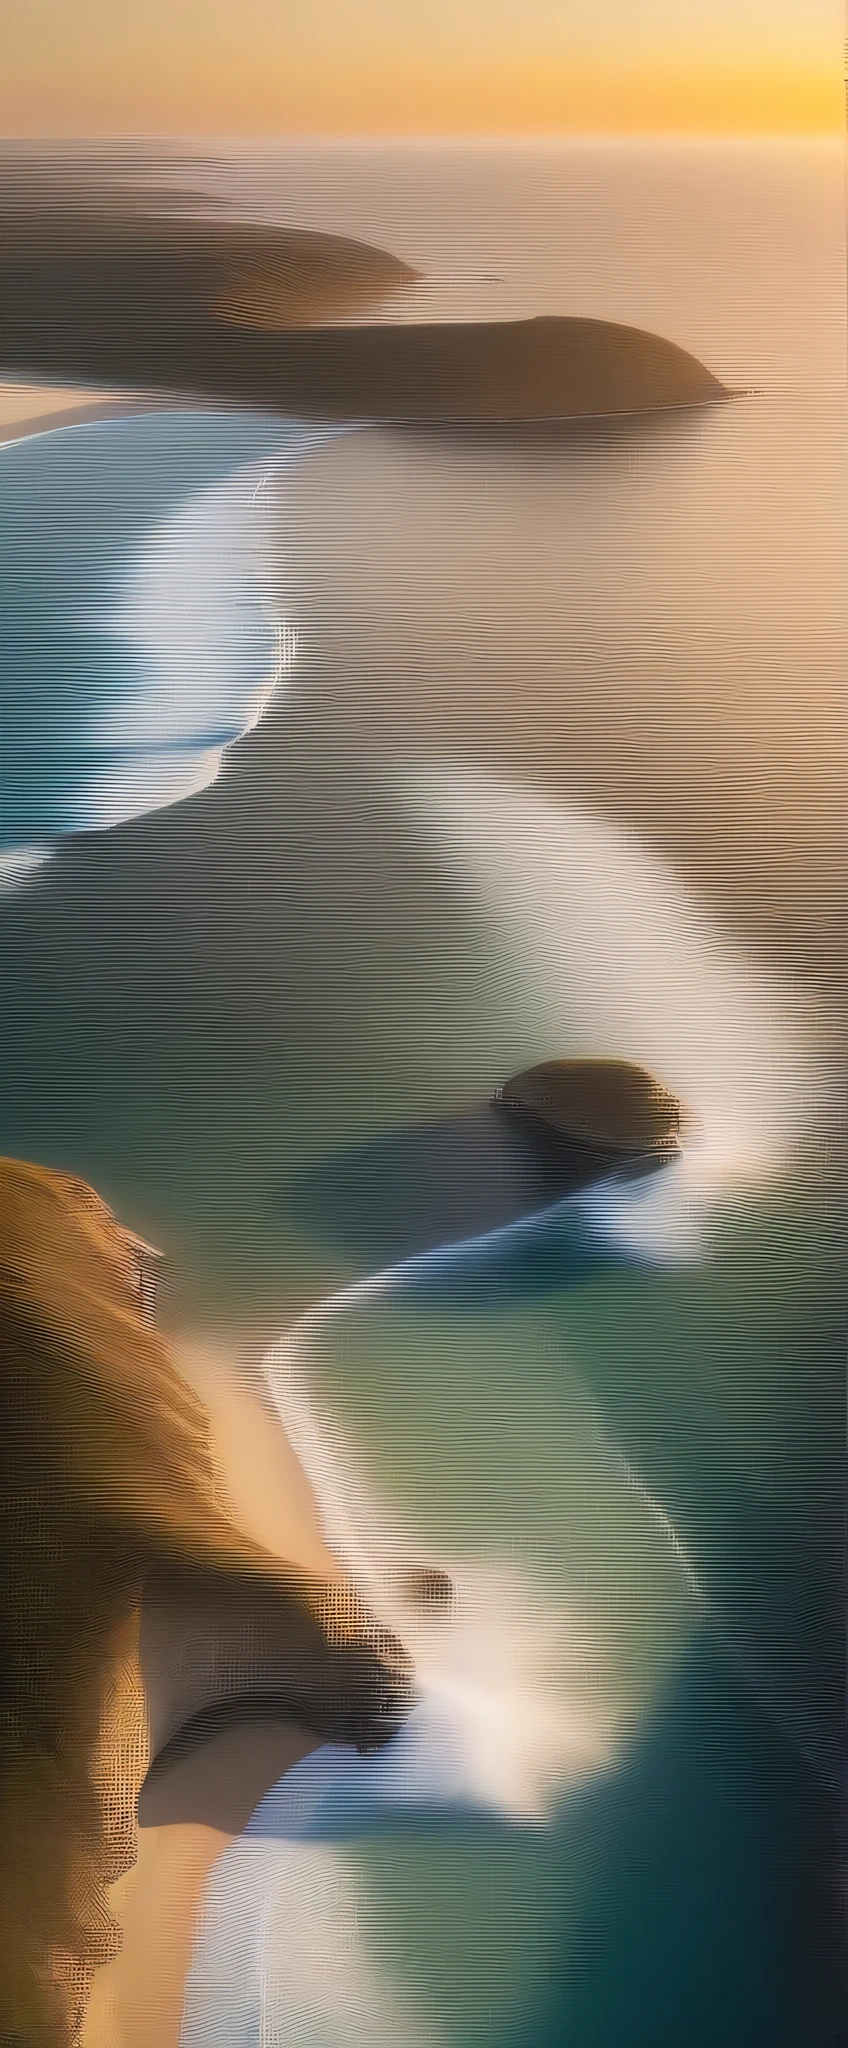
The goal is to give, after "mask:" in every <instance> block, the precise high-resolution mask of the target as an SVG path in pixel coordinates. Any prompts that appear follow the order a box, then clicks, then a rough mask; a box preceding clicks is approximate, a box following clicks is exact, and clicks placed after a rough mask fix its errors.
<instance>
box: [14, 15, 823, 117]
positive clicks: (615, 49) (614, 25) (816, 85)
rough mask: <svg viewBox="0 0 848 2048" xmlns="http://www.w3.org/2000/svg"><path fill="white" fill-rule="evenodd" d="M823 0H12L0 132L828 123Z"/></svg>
mask: <svg viewBox="0 0 848 2048" xmlns="http://www.w3.org/2000/svg"><path fill="white" fill-rule="evenodd" d="M844 32H845V23H844V11H843V5H842V0H17V6H16V8H14V10H13V8H12V7H10V8H9V10H8V11H7V17H6V27H5V30H4V49H3V59H2V66H0V133H3V134H5V135H7V136H25V135H29V136H48V135H52V136H60V135H61V136H84V135H92V136H93V135H103V134H112V135H116V134H141V135H145V134H149V135H160V136H161V135H168V136H171V137H176V136H178V135H187V136H188V135H190V136H205V137H210V138H211V137H219V136H224V135H228V136H242V137H244V138H248V137H256V138H257V139H258V138H263V137H274V138H285V137H287V136H292V137H298V136H306V135H316V136H319V135H337V136H348V135H410V136H418V135H421V136H423V135H439V134H449V135H462V134H468V135H510V134H513V135H520V134H530V135H532V134H539V135H543V134H571V133H577V134H628V133H658V134H663V133H672V134H675V133H676V134H697V133H716V134H722V133H723V134H734V133H763V132H765V133H768V132H773V133H781V132H782V133H787V132H789V133H791V132H807V133H809V132H816V131H822V132H826V131H828V130H830V131H834V130H838V129H839V128H840V127H841V125H842V121H843V109H844V91H843V85H842V76H843V42H844Z"/></svg>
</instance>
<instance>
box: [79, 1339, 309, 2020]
mask: <svg viewBox="0 0 848 2048" xmlns="http://www.w3.org/2000/svg"><path fill="white" fill-rule="evenodd" d="M178 1356H179V1360H180V1364H181V1367H182V1369H183V1371H184V1372H185V1375H186V1377H187V1378H188V1379H189V1380H190V1382H191V1384H192V1386H193V1387H195V1389H196V1390H197V1392H198V1393H199V1394H200V1395H201V1397H202V1399H203V1400H204V1402H205V1404H206V1406H207V1409H208V1412H209V1414H210V1417H211V1421H212V1427H213V1433H214V1437H215V1442H216V1448H217V1452H218V1457H219V1461H220V1465H221V1469H222V1471H223V1474H224V1477H225V1479H226V1483H227V1487H228V1490H229V1494H230V1498H231V1502H232V1506H233V1510H234V1513H235V1515H236V1518H237V1520H238V1521H239V1523H240V1524H241V1526H242V1527H243V1528H244V1529H245V1531H247V1532H248V1533H250V1534H251V1535H253V1536H255V1537H257V1538H258V1540H260V1541H261V1542H263V1543H265V1544H267V1546H268V1548H269V1549H271V1550H273V1551H274V1552H275V1553H276V1554H277V1555H279V1556H281V1557H284V1558H286V1559H287V1560H289V1561H290V1562H293V1563H295V1564H298V1565H301V1566H303V1567H304V1568H305V1569H307V1570H310V1571H315V1572H319V1573H321V1574H322V1576H324V1577H328V1578H329V1577H338V1576H339V1575H340V1574H339V1567H338V1564H337V1561H336V1559H335V1557H334V1556H333V1554H332V1553H331V1552H330V1551H328V1550H327V1548H326V1545H325V1544H324V1542H323V1539H322V1535H321V1530H320V1525H319V1519H318V1512H317V1508H316V1504H315V1500H314V1497H313V1495H312V1492H311V1489H310V1487H309V1485H308V1483H307V1480H306V1478H305V1476H304V1474H303V1471H302V1469H301V1467H300V1465H299V1464H298V1461H297V1459H296V1457H295V1455H294V1452H293V1451H292V1449H291V1446H290V1444H289V1443H288V1441H287V1439H286V1437H285V1434H284V1432H283V1430H282V1428H281V1427H280V1424H279V1422H278V1420H277V1419H276V1417H275V1416H274V1414H273V1412H272V1410H271V1409H270V1406H269V1405H268V1404H267V1402H266V1400H265V1399H264V1398H263V1396H262V1393H261V1390H260V1385H261V1383H260V1379H259V1375H258V1372H252V1371H251V1370H250V1369H249V1368H247V1367H245V1368H244V1369H242V1370H240V1369H239V1367H238V1365H237V1364H236V1363H235V1361H234V1360H232V1359H230V1358H228V1357H227V1356H225V1355H224V1354H223V1353H221V1352H217V1351H216V1350H215V1349H214V1348H212V1347H209V1346H206V1345H201V1344H196V1345H195V1344H184V1345H181V1346H180V1347H179V1349H178ZM319 1746H320V1745H319V1743H318V1742H317V1741H316V1739H315V1738H314V1737H313V1736H311V1735H309V1734H308V1733H307V1732H306V1731H305V1730H303V1729H301V1728H296V1727H293V1726H291V1725H288V1724H286V1723H285V1722H282V1721H273V1720H270V1719H263V1720H257V1721H254V1722H252V1723H250V1724H247V1725H245V1726H238V1727H231V1728H226V1729H224V1730H222V1731H221V1732H220V1733H219V1734H218V1735H216V1736H215V1737H214V1738H213V1739H211V1740H209V1741H206V1742H205V1743H204V1744H203V1745H202V1747H199V1748H197V1749H194V1750H192V1751H190V1752H189V1753H188V1754H187V1755H185V1756H183V1757H181V1758H180V1759H179V1761H176V1762H175V1763H173V1764H172V1765H171V1766H170V1768H169V1769H168V1770H167V1772H166V1773H164V1774H163V1776H162V1777H161V1778H159V1779H157V1780H154V1781H153V1782H152V1784H151V1786H150V1787H149V1789H148V1791H147V1792H146V1793H145V1794H144V1796H143V1798H142V1801H141V1804H140V1810H139V1819H140V1832H139V1848H138V1859H137V1862H136V1864H135V1867H134V1869H132V1870H130V1871H128V1872H127V1873H126V1875H125V1876H124V1877H122V1878H121V1879H120V1880H119V1881H118V1883H117V1884H116V1885H115V1886H114V1887H113V1889H112V1892H111V1895H110V1897H111V1904H112V1909H113V1911H114V1913H115V1915H116V1918H117V1919H118V1922H119V1925H120V1927H121V1929H122V1933H123V1946H122V1950H121V1953H120V1955H119V1956H118V1957H117V1958H116V1959H115V1961H114V1962H113V1963H111V1964H109V1965H108V1966H107V1967H106V1968H105V1969H102V1970H101V1971H100V1972H99V1973H98V1975H97V1977H96V1978H95V1981H94V1986H93V1990H92V1996H91V2002H90V2005H89V2010H88V2015H87V2019H86V2025H85V2030H84V2034H83V2037H82V2048H150V2044H151V2043H153V2042H155V2043H156V2048H177V2044H178V2041H179V2035H180V2024H181V2019H182V2010H183V1988H184V1984H185V1979H186V1973H187V1970H188V1967H189V1963H190V1960H191V1953H192V1945H193V1941H194V1935H195V1930H196V1928H197V1925H198V1921H199V1916H200V1913H201V1910H202V1902H203V1891H204V1886H205V1883H206V1879H207V1877H208V1875H209V1872H210V1871H211V1869H212V1866H213V1864H214V1863H215V1862H216V1860H217V1858H218V1857H219V1856H220V1855H221V1854H222V1853H223V1851H224V1850H225V1849H226V1847H227V1844H228V1843H229V1842H231V1841H232V1840H234V1838H235V1837H236V1836H237V1835H239V1834H240V1833H241V1832H242V1830H243V1828H244V1827H245V1825H246V1823H247V1821H248V1820H249V1818H250V1815H251V1814H252V1813H253V1811H254V1809H255V1808H256V1806H257V1805H258V1803H259V1801H260V1799H261V1798H262V1796H263V1794H264V1793H265V1792H266V1791H267V1790H268V1788H269V1787H270V1786H271V1785H274V1784H276V1783H277V1781H278V1779H279V1778H281V1777H282V1776H283V1774H284V1772H285V1771H286V1770H288V1769H290V1768H291V1766H292V1765H293V1764H295V1763H297V1762H298V1761H299V1760H300V1758H301V1757H304V1756H308V1755H309V1753H310V1751H311V1750H313V1749H317V1748H318V1747H319Z"/></svg>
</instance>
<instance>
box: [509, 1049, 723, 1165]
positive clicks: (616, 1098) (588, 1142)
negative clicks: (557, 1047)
mask: <svg viewBox="0 0 848 2048" xmlns="http://www.w3.org/2000/svg"><path fill="white" fill-rule="evenodd" d="M495 1100H496V1103H497V1106H498V1108H499V1109H501V1110H502V1111H503V1112H504V1114H505V1115H507V1116H511V1117H515V1118H516V1119H517V1120H518V1121H519V1122H521V1123H524V1124H526V1125H528V1126H530V1127H532V1128H533V1129H535V1130H537V1131H538V1132H539V1133H540V1134H544V1135H545V1136H546V1137H547V1138H548V1139H549V1140H551V1141H552V1142H553V1143H554V1144H556V1145H562V1144H565V1145H567V1146H568V1147H569V1148H573V1147H575V1146H577V1147H579V1148H580V1149H581V1150H585V1151H586V1152H591V1153H593V1154H596V1155H597V1156H598V1158H599V1160H601V1161H602V1160H603V1159H605V1158H609V1159H610V1160H614V1161H615V1162H616V1164H623V1165H626V1164H627V1162H628V1161H629V1160H634V1161H635V1160H644V1161H646V1162H651V1161H656V1163H658V1164H661V1163H662V1162H663V1161H664V1160H665V1159H666V1158H669V1157H670V1158H673V1157H674V1156H675V1154H676V1153H677V1152H679V1150H680V1133H681V1122H682V1111H681V1106H680V1103H679V1102H678V1100H677V1097H676V1096H675V1095H671V1094H670V1093H669V1091H668V1089H667V1088H663V1087H662V1085H661V1083H660V1082H659V1081H656V1080H655V1079H654V1077H653V1075H652V1074H649V1073H647V1072H646V1070H645V1069H644V1068H643V1067H636V1066H633V1065H632V1064H631V1063H630V1061H628V1060H613V1059H606V1060H605V1059H595V1060H590V1059H583V1060H575V1059H572V1060H546V1061H545V1062H544V1063H543V1064H542V1065H541V1066H538V1067H528V1068H526V1069H525V1071H524V1073H521V1074H516V1075H514V1076H513V1078H512V1079H511V1080H510V1081H507V1082H506V1083H505V1085H504V1087H503V1088H501V1089H499V1090H498V1094H497V1096H496V1098H495Z"/></svg>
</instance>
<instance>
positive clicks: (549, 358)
mask: <svg viewBox="0 0 848 2048" xmlns="http://www.w3.org/2000/svg"><path fill="white" fill-rule="evenodd" d="M3 354H4V358H5V361H4V368H5V369H6V370H7V372H8V373H10V374H14V373H17V374H20V373H22V372H25V373H26V374H27V375H32V374H34V373H37V374H39V375H41V376H44V377H48V376H52V377H61V378H63V379H67V380H68V381H71V380H76V381H78V382H85V383H88V384H91V383H98V384H102V385H106V386H109V385H112V386H114V385H123V386H125V387H146V388H148V389H153V390H160V391H162V392H163V393H168V394H173V393H176V392H182V393H185V394H186V395H189V394H190V395H191V396H193V397H198V396H200V397H205V398H207V399H217V400H219V401H221V400H224V401H226V402H229V403H235V404H243V405H259V406H262V407H263V408H268V409H270V410H271V411H278V412H280V413H283V414H285V415H287V416H292V415H294V416H296V417H301V418H304V419H311V420H322V419H326V420H382V421H387V422H389V421H393V422H403V421H417V422H422V421H430V422H433V423H444V424H446V425H447V424H450V423H453V424H457V425H458V424H462V423H471V422H475V421H480V422H488V423H490V424H496V423H497V422H499V421H500V422H509V421H522V420H527V421H533V420H565V419H585V418H589V417H594V418H597V417H605V416H610V415H614V414H633V413H639V412H655V411H660V410H665V409H668V408H672V407H681V406H698V405H711V404H716V403H717V402H718V401H719V400H722V399H726V398H729V397H730V396H732V394H731V393H730V392H729V391H728V390H727V389H726V387H725V386H724V385H723V384H721V383H720V382H719V380H718V378H717V377H714V376H713V375H712V373H711V372H710V371H709V370H708V369H706V368H705V366H704V364H703V363H700V362H699V361H698V360H697V358H696V357H695V356H692V355H689V354H687V352H686V350H685V349H682V348H678V347H677V346H676V344H675V343H673V342H670V341H665V340H664V339H663V338H662V336H660V335H655V334H648V333H644V332H643V331H642V330H641V329H639V328H635V327H623V326H618V325H617V324H615V323H613V322H610V321H603V320H580V319H576V318H567V319H555V318H553V319H537V320H521V321H493V322H481V323H475V324H468V325H446V326H371V327H364V326H363V327H336V328H312V329H308V330H306V331H303V330H301V331H293V330H283V331H276V332H269V331H268V330H267V329H258V330H257V329H254V328H252V327H248V326H247V325H241V324H240V323H238V324H236V323H230V321H229V320H228V321H227V322H225V323H222V324H219V322H218V321H217V320H214V321H213V320H209V321H206V322H200V321H194V322H190V323H189V322H186V323H183V325H182V329H181V331H180V329H179V328H177V327H176V326H175V325H174V324H172V323H168V322H166V323H165V324H164V328H163V331H162V333H161V334H156V333H154V332H152V331H151V327H150V325H149V324H147V325H146V327H145V329H143V330H142V331H138V330H136V331H133V332H128V331H127V330H126V329H125V328H124V329H123V330H122V331H121V332H120V333H116V332H114V331H113V332H112V333H111V334H110V332H109V331H108V329H107V327H106V326H105V325H104V324H101V323H100V322H98V321H97V319H96V316H93V317H92V321H91V327H90V329H89V332H88V333H87V334H83V333H81V332H80V328H79V324H78V323H77V324H73V323H69V325H68V326H66V325H65V322H64V318H62V319H60V320H57V321H55V322H54V321H52V320H51V321H49V322H45V325H44V327H43V328H42V327H40V328H39V330H38V332H37V333H34V332H32V330H31V331H30V334H29V336H28V337H26V338H25V337H23V336H21V338H20V342H19V345H18V346H17V347H15V345H14V337H13V335H12V334H11V333H10V332H9V330H8V328H7V332H6V336H5V345H4V349H3Z"/></svg>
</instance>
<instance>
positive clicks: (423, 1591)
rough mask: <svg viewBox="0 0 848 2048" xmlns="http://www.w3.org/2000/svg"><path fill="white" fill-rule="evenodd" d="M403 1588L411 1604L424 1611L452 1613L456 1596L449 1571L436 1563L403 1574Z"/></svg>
mask: <svg viewBox="0 0 848 2048" xmlns="http://www.w3.org/2000/svg"><path fill="white" fill-rule="evenodd" d="M402 1590H403V1593H404V1596H405V1598H406V1599H407V1600H408V1601H409V1603H410V1606H412V1607H417V1608H418V1609H419V1611H420V1612H423V1613H441V1614H444V1613H450V1611H451V1610H452V1608H453V1604H454V1600H455V1597H456V1594H455V1588H454V1583H453V1580H452V1578H451V1576H450V1573H449V1572H444V1571H441V1570H440V1569H439V1568H438V1566H436V1565H422V1566H421V1567H420V1569H419V1570H417V1571H408V1572H405V1573H404V1575H403V1582H402Z"/></svg>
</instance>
